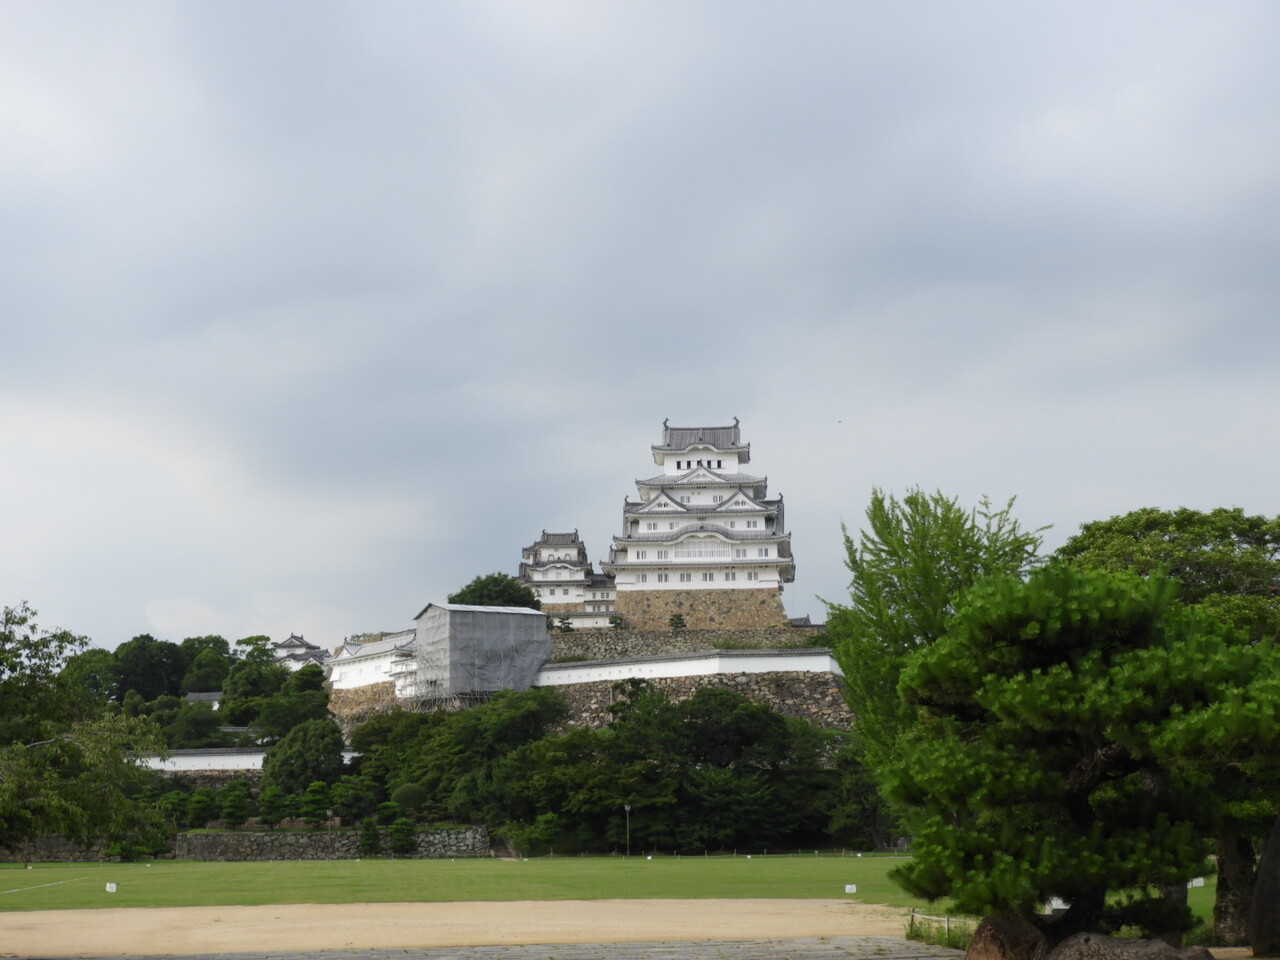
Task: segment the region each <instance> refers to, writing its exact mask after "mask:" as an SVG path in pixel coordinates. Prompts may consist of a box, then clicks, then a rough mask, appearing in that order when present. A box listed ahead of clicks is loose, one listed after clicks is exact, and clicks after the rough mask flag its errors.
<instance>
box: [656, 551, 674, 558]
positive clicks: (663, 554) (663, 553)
mask: <svg viewBox="0 0 1280 960" xmlns="http://www.w3.org/2000/svg"><path fill="white" fill-rule="evenodd" d="M670 558H671V551H670V550H659V551H658V559H659V560H669V559H670Z"/></svg>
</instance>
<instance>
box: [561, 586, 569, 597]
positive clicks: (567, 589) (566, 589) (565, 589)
mask: <svg viewBox="0 0 1280 960" xmlns="http://www.w3.org/2000/svg"><path fill="white" fill-rule="evenodd" d="M560 592H561V593H563V594H564V595H565V596H566V597H567V596H568V595H569V588H568V587H565V588H564V589H563V590H561V591H560Z"/></svg>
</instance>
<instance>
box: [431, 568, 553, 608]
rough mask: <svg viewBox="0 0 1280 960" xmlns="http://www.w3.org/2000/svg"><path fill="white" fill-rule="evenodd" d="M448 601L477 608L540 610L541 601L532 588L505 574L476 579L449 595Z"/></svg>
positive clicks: (491, 574)
mask: <svg viewBox="0 0 1280 960" xmlns="http://www.w3.org/2000/svg"><path fill="white" fill-rule="evenodd" d="M448 600H449V602H450V603H469V604H473V605H475V606H479V607H528V608H529V609H530V610H541V609H542V601H541V600H539V599H538V597H537V594H535V593H534V592H533V588H532V587H530V586H529V585H528V584H526V583H522V582H521V581H519V580H517V579H516V578H515V577H512V576H508V575H507V574H505V573H490V574H486V575H484V576H480V577H476V578H475V579H474V580H472V581H471V582H470V583H468V584H467V585H466V586H465V587H463V588H462V589H461V590H459V591H458V592H457V593H451V594H449V597H448Z"/></svg>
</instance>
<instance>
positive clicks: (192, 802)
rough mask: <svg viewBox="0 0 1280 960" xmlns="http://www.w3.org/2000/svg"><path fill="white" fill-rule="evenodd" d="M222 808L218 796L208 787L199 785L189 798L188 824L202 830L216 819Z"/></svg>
mask: <svg viewBox="0 0 1280 960" xmlns="http://www.w3.org/2000/svg"><path fill="white" fill-rule="evenodd" d="M219 813H221V809H220V807H219V804H218V798H217V797H216V796H215V795H214V792H213V791H212V790H210V789H209V788H208V787H197V788H196V789H195V790H193V791H192V792H191V796H189V797H188V798H187V826H189V827H192V828H194V829H196V830H200V829H202V828H203V827H204V825H205V824H207V823H208V822H209V821H210V820H215V819H217V817H218V814H219Z"/></svg>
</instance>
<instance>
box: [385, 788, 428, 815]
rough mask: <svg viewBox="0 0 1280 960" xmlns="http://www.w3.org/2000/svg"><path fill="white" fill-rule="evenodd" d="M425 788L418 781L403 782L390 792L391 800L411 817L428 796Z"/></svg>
mask: <svg viewBox="0 0 1280 960" xmlns="http://www.w3.org/2000/svg"><path fill="white" fill-rule="evenodd" d="M430 796H431V795H430V793H428V792H427V788H426V787H424V786H423V785H422V784H420V783H405V784H402V785H400V786H398V787H396V789H395V790H393V791H392V793H391V802H392V803H395V804H399V806H400V809H401V810H403V811H404V812H405V814H407V815H408V816H410V817H412V816H415V815H416V814H417V813H418V810H419V809H421V807H422V805H423V804H425V803H426V802H427V800H428V799H429V798H430Z"/></svg>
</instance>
